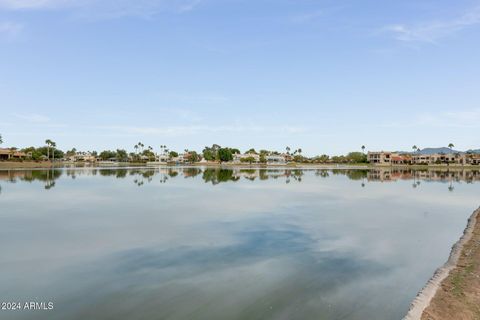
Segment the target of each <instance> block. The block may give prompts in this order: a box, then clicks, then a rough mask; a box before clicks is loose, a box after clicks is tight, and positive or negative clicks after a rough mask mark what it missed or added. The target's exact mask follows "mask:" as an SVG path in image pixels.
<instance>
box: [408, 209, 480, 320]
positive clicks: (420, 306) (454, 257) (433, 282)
mask: <svg viewBox="0 0 480 320" xmlns="http://www.w3.org/2000/svg"><path fill="white" fill-rule="evenodd" d="M479 220H480V208H478V209H477V210H475V211H474V212H473V213H472V215H471V216H470V217H469V219H468V223H467V227H466V228H465V230H464V232H463V235H462V237H461V238H460V239H459V240H458V241H457V242H456V243H455V244H454V245H453V246H452V250H451V252H450V256H449V258H448V260H447V262H445V264H444V265H443V266H441V267H440V268H438V269H437V270H436V271H435V273H434V274H433V276H432V277H431V278H430V280H428V282H427V284H426V285H425V286H424V287H423V288H422V290H420V292H419V293H418V294H417V296H416V297H415V299H414V300H413V301H412V303H411V305H410V309H409V310H408V312H407V314H406V315H405V317H404V318H403V320H420V319H421V317H422V314H423V311H424V310H425V309H426V308H427V307H428V306H429V305H430V302H431V301H432V299H433V298H434V297H435V295H436V293H437V291H438V289H439V288H440V286H441V283H442V281H443V280H445V279H446V278H447V277H448V275H449V274H450V271H452V270H453V269H455V267H456V266H457V263H458V260H459V258H460V254H461V252H462V250H463V247H464V246H465V244H466V243H467V242H469V241H470V239H471V238H472V236H473V231H474V229H475V226H476V224H477V222H478V223H480V221H479Z"/></svg>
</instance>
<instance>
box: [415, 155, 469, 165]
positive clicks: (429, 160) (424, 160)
mask: <svg viewBox="0 0 480 320" xmlns="http://www.w3.org/2000/svg"><path fill="white" fill-rule="evenodd" d="M473 159H474V158H469V157H468V156H467V155H465V154H463V153H459V152H456V153H433V154H421V153H419V154H414V155H412V164H419V165H441V164H456V165H466V164H470V162H472V161H474V160H473Z"/></svg>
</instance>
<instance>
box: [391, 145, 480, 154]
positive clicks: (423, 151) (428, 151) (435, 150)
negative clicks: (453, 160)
mask: <svg viewBox="0 0 480 320" xmlns="http://www.w3.org/2000/svg"><path fill="white" fill-rule="evenodd" d="M471 151H473V152H474V153H476V152H475V151H478V152H479V153H480V149H478V150H471ZM397 153H401V154H426V155H431V154H436V153H465V152H463V151H458V150H452V149H450V148H447V147H441V148H425V149H421V150H420V151H418V152H417V151H408V152H404V151H397Z"/></svg>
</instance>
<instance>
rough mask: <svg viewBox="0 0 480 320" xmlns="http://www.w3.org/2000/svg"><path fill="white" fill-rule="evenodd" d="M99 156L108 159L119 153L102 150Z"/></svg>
mask: <svg viewBox="0 0 480 320" xmlns="http://www.w3.org/2000/svg"><path fill="white" fill-rule="evenodd" d="M99 157H100V159H102V160H108V159H112V158H116V157H117V153H116V152H115V151H110V150H104V151H102V152H100V155H99Z"/></svg>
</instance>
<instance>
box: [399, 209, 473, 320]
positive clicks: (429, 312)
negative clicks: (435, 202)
mask: <svg viewBox="0 0 480 320" xmlns="http://www.w3.org/2000/svg"><path fill="white" fill-rule="evenodd" d="M479 259H480V208H479V209H477V210H475V211H474V212H473V213H472V215H471V216H470V218H469V219H468V224H467V227H466V228H465V231H464V233H463V236H462V237H461V238H460V240H458V241H457V243H455V244H454V245H453V247H452V251H451V253H450V256H449V258H448V260H447V262H446V263H445V264H444V265H443V266H441V267H440V268H438V269H437V270H436V271H435V273H434V275H433V276H432V278H430V280H429V281H428V282H427V284H426V285H425V287H424V288H423V289H422V290H421V291H420V292H419V293H418V295H417V297H416V298H415V300H414V301H413V302H412V304H411V307H410V310H409V311H408V313H407V315H406V316H405V318H404V320H430V319H434V320H450V319H477V317H478V316H479V315H480V308H479V307H478V306H480V298H479V297H478V295H476V294H475V292H477V291H478V290H479V288H480V279H479V276H480V274H479V273H480V261H479ZM460 315H462V316H460Z"/></svg>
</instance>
